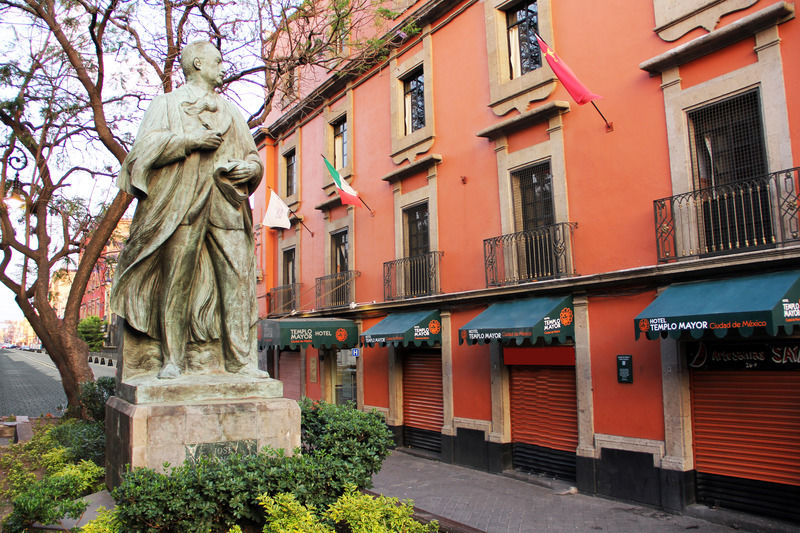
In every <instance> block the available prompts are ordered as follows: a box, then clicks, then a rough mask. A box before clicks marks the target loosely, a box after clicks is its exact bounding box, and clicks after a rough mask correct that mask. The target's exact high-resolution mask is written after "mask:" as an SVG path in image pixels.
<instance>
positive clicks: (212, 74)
mask: <svg viewBox="0 0 800 533" xmlns="http://www.w3.org/2000/svg"><path fill="white" fill-rule="evenodd" d="M181 68H182V69H183V75H184V76H186V81H189V80H192V79H195V80H199V81H202V82H204V83H207V84H209V85H210V86H211V87H219V86H220V85H222V79H223V68H222V54H220V53H219V50H217V48H216V47H215V46H214V45H213V44H211V43H210V42H208V41H194V42H192V43H189V44H187V45H186V46H185V47H184V48H183V52H181Z"/></svg>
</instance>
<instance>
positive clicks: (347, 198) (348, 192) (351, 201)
mask: <svg viewBox="0 0 800 533" xmlns="http://www.w3.org/2000/svg"><path fill="white" fill-rule="evenodd" d="M322 160H323V161H325V166H326V167H328V172H330V173H331V177H332V178H333V182H334V183H335V184H336V189H337V190H338V191H339V197H340V198H341V199H342V203H343V204H348V205H358V204H359V198H358V193H357V192H356V191H355V189H353V188H352V187H351V186H350V184H349V183H347V182H346V181H345V180H343V179H342V177H341V176H340V175H339V172H338V171H337V170H336V169H335V168H333V165H331V163H330V161H328V159H327V158H326V157H325V156H324V155H323V156H322Z"/></svg>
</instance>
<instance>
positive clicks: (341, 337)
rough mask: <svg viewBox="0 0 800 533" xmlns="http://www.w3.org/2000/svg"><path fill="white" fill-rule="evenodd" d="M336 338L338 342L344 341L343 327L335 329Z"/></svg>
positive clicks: (345, 332)
mask: <svg viewBox="0 0 800 533" xmlns="http://www.w3.org/2000/svg"><path fill="white" fill-rule="evenodd" d="M336 340H337V341H339V342H344V341H346V340H347V330H346V329H344V328H339V329H337V330H336Z"/></svg>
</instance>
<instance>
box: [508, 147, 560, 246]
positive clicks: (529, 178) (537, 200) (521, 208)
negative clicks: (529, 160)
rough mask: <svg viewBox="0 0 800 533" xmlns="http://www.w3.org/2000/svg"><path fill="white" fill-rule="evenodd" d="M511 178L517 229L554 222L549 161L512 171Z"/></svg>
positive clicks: (535, 227)
mask: <svg viewBox="0 0 800 533" xmlns="http://www.w3.org/2000/svg"><path fill="white" fill-rule="evenodd" d="M511 179H512V182H513V183H512V188H513V194H514V219H515V221H516V224H517V230H518V231H528V230H533V229H537V228H541V227H542V226H548V225H550V224H554V223H555V216H554V214H553V186H552V182H553V176H552V174H551V173H550V162H549V161H545V162H543V163H537V164H536V165H533V166H530V167H525V168H523V169H521V170H517V171H515V172H512V174H511Z"/></svg>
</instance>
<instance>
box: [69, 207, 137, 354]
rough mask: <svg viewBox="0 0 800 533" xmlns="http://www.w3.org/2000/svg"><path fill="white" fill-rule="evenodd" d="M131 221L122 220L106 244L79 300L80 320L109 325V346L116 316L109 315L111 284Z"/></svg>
mask: <svg viewBox="0 0 800 533" xmlns="http://www.w3.org/2000/svg"><path fill="white" fill-rule="evenodd" d="M130 226H131V219H129V218H123V219H122V220H120V221H119V224H117V229H115V230H114V233H113V234H112V235H111V238H110V239H109V242H108V244H107V245H106V247H105V248H103V252H102V253H101V255H100V258H99V259H98V260H97V263H96V264H95V265H94V268H93V269H92V273H91V276H90V277H89V282H88V283H87V285H86V291H85V292H84V294H83V299H82V300H81V309H80V318H81V319H84V318H86V317H88V316H97V317H100V318H101V319H102V320H104V321H106V322H108V323H109V326H110V329H109V336H108V337H109V338H108V339H107V342H108V344H109V345H111V346H114V345H116V340H117V339H116V335H115V333H114V332H115V331H116V328H115V324H116V316H115V315H113V314H112V313H111V308H110V304H111V284H112V282H113V280H114V268H115V267H116V264H117V258H118V256H119V252H120V250H122V247H123V246H124V244H125V240H126V239H127V238H128V234H129V233H130Z"/></svg>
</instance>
